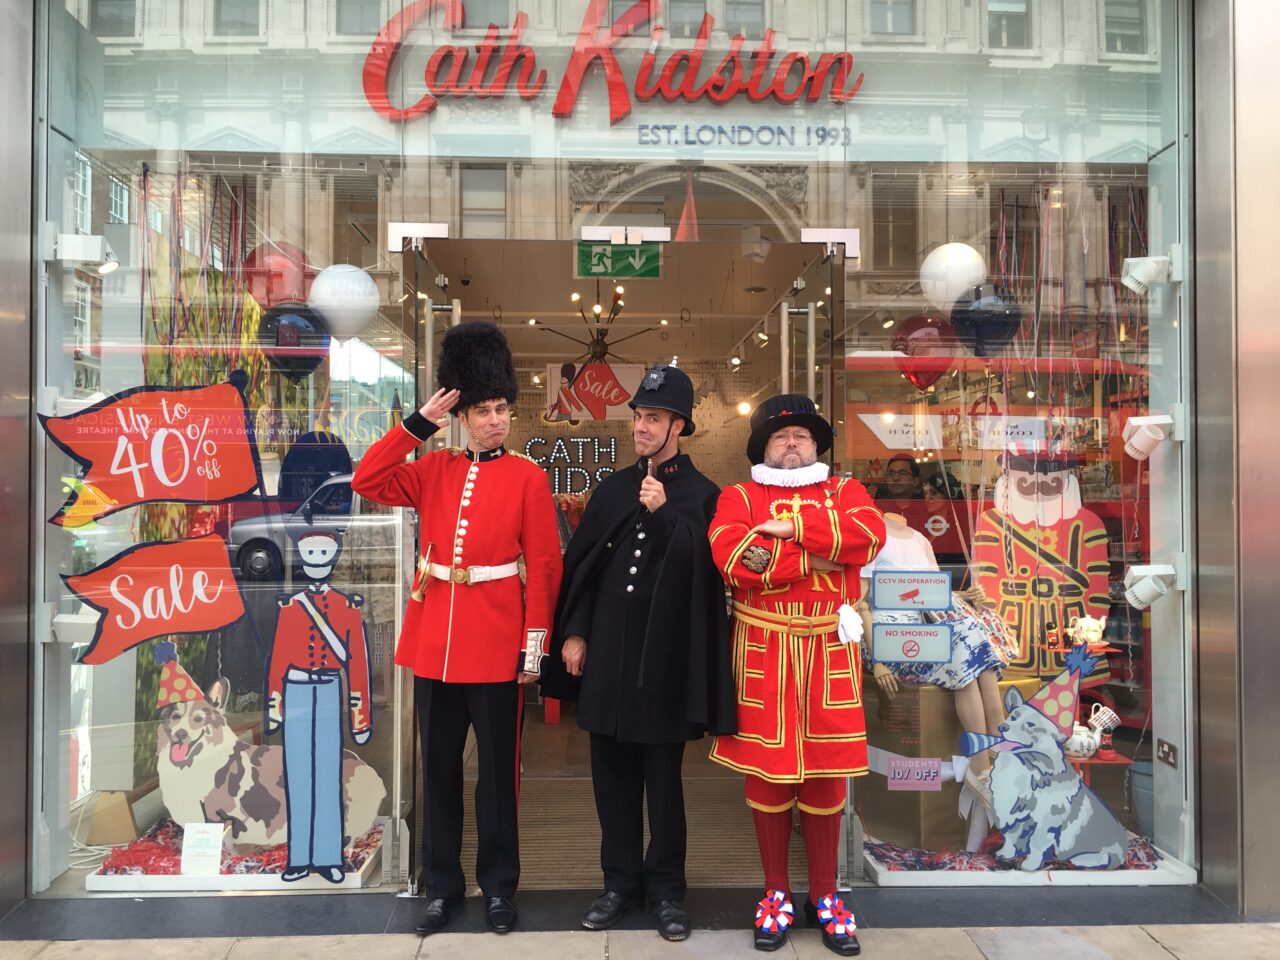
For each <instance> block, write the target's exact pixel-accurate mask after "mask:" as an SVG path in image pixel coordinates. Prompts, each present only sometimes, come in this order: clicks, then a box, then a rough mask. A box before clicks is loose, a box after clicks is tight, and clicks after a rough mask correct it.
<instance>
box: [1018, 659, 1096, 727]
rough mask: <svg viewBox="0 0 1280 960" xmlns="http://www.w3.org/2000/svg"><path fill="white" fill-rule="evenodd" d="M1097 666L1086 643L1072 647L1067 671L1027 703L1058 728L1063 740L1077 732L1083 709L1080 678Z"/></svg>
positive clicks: (1032, 696)
mask: <svg viewBox="0 0 1280 960" xmlns="http://www.w3.org/2000/svg"><path fill="white" fill-rule="evenodd" d="M1095 663H1097V658H1096V657H1091V656H1089V651H1088V649H1087V648H1086V647H1085V646H1084V645H1083V644H1081V645H1080V646H1076V647H1072V648H1071V652H1070V653H1068V654H1067V659H1066V664H1067V669H1065V670H1063V671H1062V672H1061V673H1060V674H1058V675H1057V676H1056V677H1054V678H1053V679H1052V680H1050V681H1049V682H1048V683H1046V684H1045V685H1044V686H1043V687H1041V688H1040V689H1039V690H1037V691H1036V692H1035V693H1034V694H1032V695H1031V698H1030V699H1029V700H1027V703H1029V704H1030V705H1031V706H1033V707H1035V708H1036V709H1037V710H1039V711H1040V712H1041V713H1043V714H1044V715H1045V716H1046V717H1047V718H1048V719H1049V720H1050V721H1052V722H1053V723H1054V724H1056V725H1057V727H1058V730H1060V731H1061V732H1062V735H1063V737H1070V736H1071V734H1072V733H1073V732H1074V728H1075V723H1076V714H1077V713H1078V711H1079V709H1080V678H1081V677H1084V676H1088V675H1089V673H1090V672H1091V671H1092V670H1093V667H1094V664H1095Z"/></svg>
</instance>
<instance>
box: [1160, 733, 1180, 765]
mask: <svg viewBox="0 0 1280 960" xmlns="http://www.w3.org/2000/svg"><path fill="white" fill-rule="evenodd" d="M1156 759H1157V760H1160V761H1162V762H1163V763H1167V764H1168V765H1169V766H1171V767H1173V769H1175V770H1177V769H1178V748H1177V747H1175V746H1174V745H1173V744H1172V743H1170V742H1169V741H1168V740H1159V739H1157V740H1156Z"/></svg>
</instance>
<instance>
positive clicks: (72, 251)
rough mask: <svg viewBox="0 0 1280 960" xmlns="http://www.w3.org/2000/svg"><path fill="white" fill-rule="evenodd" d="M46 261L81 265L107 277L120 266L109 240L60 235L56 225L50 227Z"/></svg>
mask: <svg viewBox="0 0 1280 960" xmlns="http://www.w3.org/2000/svg"><path fill="white" fill-rule="evenodd" d="M46 237H48V240H46V247H45V251H44V259H45V260H46V261H53V260H61V261H62V262H63V263H75V264H79V265H81V266H83V267H85V268H86V269H89V270H93V271H95V272H96V273H97V274H98V276H101V277H105V276H106V275H107V274H109V273H112V272H114V271H115V270H116V269H117V268H119V266H120V260H119V259H118V258H117V257H116V252H115V251H114V250H112V249H111V244H109V243H108V242H107V238H106V237H103V236H98V235H97V234H83V233H58V232H57V225H56V224H49V225H48V233H46Z"/></svg>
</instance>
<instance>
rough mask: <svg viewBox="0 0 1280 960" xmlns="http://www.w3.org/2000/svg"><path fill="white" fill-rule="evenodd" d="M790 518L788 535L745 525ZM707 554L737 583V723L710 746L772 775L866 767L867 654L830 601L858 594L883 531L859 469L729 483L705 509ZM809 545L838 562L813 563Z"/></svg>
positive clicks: (796, 778) (735, 763)
mask: <svg viewBox="0 0 1280 960" xmlns="http://www.w3.org/2000/svg"><path fill="white" fill-rule="evenodd" d="M766 520H792V521H794V523H795V539H793V540H777V539H774V538H773V537H768V536H763V535H761V534H753V533H750V531H751V529H752V528H753V527H755V526H756V525H757V524H759V523H762V522H764V521H766ZM710 538H711V554H712V556H713V557H714V558H715V562H716V566H717V567H719V569H720V573H721V575H722V576H723V577H724V578H725V580H726V581H727V582H728V584H729V586H730V587H731V588H732V592H733V607H734V614H733V657H734V662H733V667H734V670H733V672H734V679H735V681H736V682H737V685H738V733H737V734H736V735H734V736H729V737H717V738H716V742H715V744H714V746H713V747H712V749H711V758H712V759H713V760H716V761H718V762H720V763H722V764H724V765H725V766H728V767H732V768H733V769H735V770H739V771H741V772H743V773H749V774H756V775H757V776H760V777H763V778H764V779H765V780H769V781H772V782H776V783H799V782H801V781H803V780H805V779H807V778H810V777H845V776H857V775H859V774H863V773H866V770H867V743H866V739H867V737H866V729H867V728H866V721H865V719H864V717H863V713H862V663H861V657H860V655H859V652H858V644H857V643H842V642H841V641H840V639H839V636H838V634H837V630H836V623H835V621H836V619H837V615H836V611H837V610H838V609H839V608H840V606H841V605H842V604H845V603H848V604H853V603H854V602H855V601H856V600H857V599H858V595H859V591H860V589H861V585H860V582H859V578H858V573H859V570H860V569H861V567H862V565H863V564H865V563H869V562H870V561H871V559H872V558H873V557H874V556H875V555H876V553H877V552H878V551H879V549H880V545H881V544H882V543H883V542H884V517H883V516H882V515H881V513H880V511H879V510H877V509H876V507H875V505H874V504H873V503H872V502H871V498H870V497H869V496H868V495H867V491H866V490H865V489H863V486H862V484H860V483H859V482H858V481H857V480H843V479H839V478H833V479H828V480H824V481H822V482H820V483H812V484H809V485H808V486H802V487H783V486H771V485H764V484H760V483H756V482H755V481H748V482H747V483H740V484H735V485H734V486H731V487H726V488H725V489H724V491H723V492H722V493H721V494H720V501H719V503H718V504H717V506H716V515H715V518H714V519H713V520H712V521H711V531H710ZM809 555H814V556H820V557H824V558H826V559H828V560H830V561H832V562H834V563H839V564H842V565H843V567H844V569H843V570H841V571H837V572H831V573H827V572H820V571H816V570H811V569H810V564H809Z"/></svg>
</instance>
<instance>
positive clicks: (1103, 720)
mask: <svg viewBox="0 0 1280 960" xmlns="http://www.w3.org/2000/svg"><path fill="white" fill-rule="evenodd" d="M1089 726H1091V727H1092V728H1093V729H1094V731H1095V732H1096V733H1097V734H1098V736H1102V734H1104V733H1106V732H1107V731H1109V730H1114V729H1115V728H1116V727H1118V726H1120V716H1119V714H1117V713H1116V712H1115V711H1114V710H1112V709H1111V708H1110V707H1108V706H1107V705H1106V704H1104V703H1095V704H1094V705H1093V710H1092V711H1090V713H1089Z"/></svg>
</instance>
